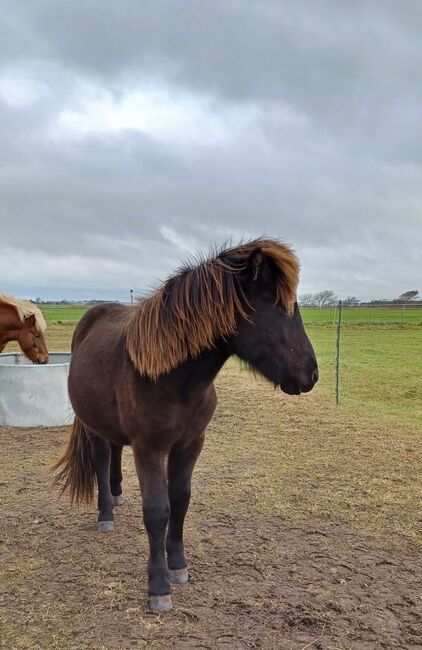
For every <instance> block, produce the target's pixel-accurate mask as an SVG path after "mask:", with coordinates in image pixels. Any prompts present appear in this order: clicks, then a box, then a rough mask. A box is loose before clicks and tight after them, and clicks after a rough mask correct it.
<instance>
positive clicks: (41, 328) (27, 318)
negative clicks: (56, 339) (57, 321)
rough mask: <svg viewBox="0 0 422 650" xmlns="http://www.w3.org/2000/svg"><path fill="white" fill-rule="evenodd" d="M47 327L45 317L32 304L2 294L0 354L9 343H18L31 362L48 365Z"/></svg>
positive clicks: (0, 299)
mask: <svg viewBox="0 0 422 650" xmlns="http://www.w3.org/2000/svg"><path fill="white" fill-rule="evenodd" d="M46 327H47V326H46V324H45V320H44V316H43V315H42V313H41V311H40V310H39V309H38V307H37V306H36V305H34V304H33V303H32V302H29V301H27V300H18V299H17V298H13V297H12V296H6V295H5V294H0V352H2V351H3V350H4V348H5V347H6V344H7V343H9V341H17V342H18V343H19V346H20V348H21V350H22V352H23V353H24V355H25V356H26V357H27V358H28V359H29V360H30V361H32V362H33V363H47V362H48V350H47V346H46V343H45V340H44V334H43V333H44V332H45V330H46Z"/></svg>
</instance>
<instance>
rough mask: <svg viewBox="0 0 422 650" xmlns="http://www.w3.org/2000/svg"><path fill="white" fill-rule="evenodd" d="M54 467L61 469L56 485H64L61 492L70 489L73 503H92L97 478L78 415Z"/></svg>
mask: <svg viewBox="0 0 422 650" xmlns="http://www.w3.org/2000/svg"><path fill="white" fill-rule="evenodd" d="M52 469H53V471H56V470H60V471H59V472H58V474H57V475H56V477H55V479H54V485H61V486H62V491H61V494H63V492H66V490H68V491H69V494H70V500H71V503H72V504H73V503H74V502H75V503H76V504H77V505H80V504H82V503H86V504H89V503H91V501H92V500H93V498H94V488H95V480H96V478H95V469H94V462H93V459H92V456H91V446H90V444H89V439H88V436H87V434H86V431H85V427H84V425H83V424H82V422H81V421H80V419H79V418H78V417H75V419H74V421H73V426H72V430H71V432H70V436H69V439H68V441H67V445H66V449H65V450H64V452H63V454H62V456H61V457H60V458H59V459H58V461H57V462H56V463H54V465H53V467H52Z"/></svg>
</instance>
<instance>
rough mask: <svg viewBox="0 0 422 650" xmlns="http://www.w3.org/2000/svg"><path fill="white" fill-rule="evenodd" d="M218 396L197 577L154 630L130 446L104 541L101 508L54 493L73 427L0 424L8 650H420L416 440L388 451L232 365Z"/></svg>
mask: <svg viewBox="0 0 422 650" xmlns="http://www.w3.org/2000/svg"><path fill="white" fill-rule="evenodd" d="M246 377H249V375H246ZM233 390H234V391H235V395H236V399H234V398H233V397H232V396H231V394H232V391H233ZM218 391H219V396H220V406H219V408H218V411H217V414H216V417H215V419H214V421H213V423H212V425H211V427H210V429H209V432H208V436H207V442H206V446H205V449H204V452H203V454H202V456H201V458H200V461H199V463H198V467H197V469H196V472H195V476H194V489H193V499H192V504H191V508H190V511H189V515H188V520H187V526H186V550H187V556H188V562H189V569H190V577H191V581H190V584H189V585H187V586H185V587H175V588H173V602H174V610H173V611H172V612H170V613H169V614H166V615H162V616H155V615H152V614H149V613H148V612H147V607H146V606H147V592H146V587H147V582H146V558H147V543H146V534H145V532H144V529H143V526H142V522H141V516H140V513H141V509H140V501H139V489H138V485H137V480H136V477H135V472H134V467H133V462H132V458H131V452H130V449H128V450H126V451H125V454H124V484H123V488H124V496H125V503H124V505H123V506H122V507H121V508H119V509H118V510H117V512H116V529H115V532H114V533H112V534H109V535H104V534H103V535H99V534H98V533H97V532H96V514H95V509H94V507H93V508H92V509H90V510H81V511H79V512H78V511H75V510H71V509H70V507H69V504H68V502H67V500H66V499H59V498H58V495H57V493H56V492H55V491H53V489H52V487H51V477H50V475H49V463H50V462H51V460H52V458H53V457H55V456H56V455H57V454H58V451H59V449H60V447H61V446H62V444H63V442H64V440H65V438H66V435H67V429H66V427H63V428H56V429H26V430H25V429H5V428H3V429H1V428H0V443H1V450H2V456H1V478H0V495H1V511H0V512H1V522H2V525H1V544H0V550H1V554H2V559H1V578H0V591H1V596H0V598H1V617H0V625H1V634H0V638H1V644H2V647H4V648H7V649H8V650H9V649H15V648H34V649H35V648H37V649H42V650H44V649H48V648H54V649H55V648H57V649H59V648H60V649H75V650H76V649H78V650H79V649H85V648H86V649H88V648H90V649H92V650H100V649H105V648H107V649H108V648H110V649H111V648H115V649H120V648H162V649H165V648H210V649H212V648H220V647H222V648H223V647H226V648H230V649H236V648H268V649H272V648H274V649H275V648H285V649H286V650H290V649H292V650H293V649H295V650H296V649H297V650H301V649H305V648H316V649H319V650H322V649H324V650H328V649H331V650H333V649H348V648H350V649H356V650H369V649H376V648H400V649H405V648H415V649H416V648H422V624H421V621H422V618H421V585H422V572H421V560H422V557H421V556H422V553H421V550H420V549H421V547H420V545H419V542H420V538H419V537H418V533H417V527H418V526H419V525H420V520H419V519H418V516H417V515H415V513H416V511H417V508H418V498H417V494H418V492H419V489H420V461H419V460H418V456H417V454H416V453H415V449H416V447H415V442H416V440H417V439H416V438H415V432H414V431H410V430H404V429H403V430H401V431H398V429H397V428H396V429H394V430H390V429H389V431H390V433H389V434H388V435H389V438H388V440H386V435H387V433H386V429H385V428H384V429H383V428H382V427H381V428H378V429H377V427H376V426H374V424H373V423H369V422H368V421H367V420H362V419H361V420H360V419H359V418H357V419H356V418H354V419H353V421H352V420H351V419H350V417H349V415H348V414H347V413H343V415H341V416H340V417H337V418H336V419H334V418H333V413H332V411H331V410H330V408H331V407H330V408H329V407H324V406H323V401H322V400H321V398H320V397H319V396H318V394H316V395H315V396H308V397H306V398H305V399H302V398H297V399H294V400H290V399H288V398H287V397H283V396H281V395H280V393H275V392H274V391H272V389H271V388H269V387H268V386H267V385H265V384H263V383H261V382H255V381H254V380H249V379H245V374H244V373H243V371H240V370H239V369H238V367H237V366H235V365H234V364H233V365H230V366H229V367H228V368H227V369H225V371H224V372H223V373H222V375H221V377H220V379H219V383H218ZM233 405H235V407H234V406H233ZM365 427H366V429H364V428H365ZM391 431H393V432H391Z"/></svg>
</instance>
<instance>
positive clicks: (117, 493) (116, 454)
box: [110, 443, 123, 506]
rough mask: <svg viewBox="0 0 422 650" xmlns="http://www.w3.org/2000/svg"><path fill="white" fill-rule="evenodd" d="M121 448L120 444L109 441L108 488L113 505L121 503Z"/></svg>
mask: <svg viewBox="0 0 422 650" xmlns="http://www.w3.org/2000/svg"><path fill="white" fill-rule="evenodd" d="M122 450H123V447H122V446H121V445H114V444H113V443H111V466H110V489H111V495H112V497H113V505H114V506H121V505H122V504H123V496H122V480H123V475H122Z"/></svg>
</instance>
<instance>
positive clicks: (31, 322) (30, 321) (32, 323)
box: [25, 314, 37, 327]
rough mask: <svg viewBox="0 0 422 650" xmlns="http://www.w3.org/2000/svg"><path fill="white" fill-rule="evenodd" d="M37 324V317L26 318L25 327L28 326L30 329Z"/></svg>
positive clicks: (32, 315)
mask: <svg viewBox="0 0 422 650" xmlns="http://www.w3.org/2000/svg"><path fill="white" fill-rule="evenodd" d="M36 322H37V321H36V319H35V315H34V314H30V315H29V316H27V317H26V318H25V325H27V326H28V327H35V323H36Z"/></svg>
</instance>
